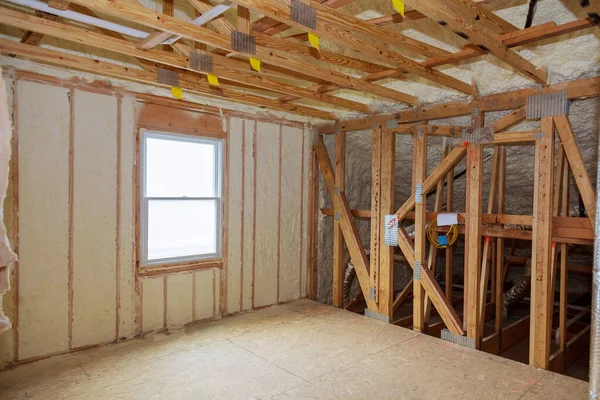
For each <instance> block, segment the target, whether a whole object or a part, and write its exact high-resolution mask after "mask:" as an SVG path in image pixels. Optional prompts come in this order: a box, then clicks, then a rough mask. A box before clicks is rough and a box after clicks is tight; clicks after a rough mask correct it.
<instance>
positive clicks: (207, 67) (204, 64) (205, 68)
mask: <svg viewBox="0 0 600 400" xmlns="http://www.w3.org/2000/svg"><path fill="white" fill-rule="evenodd" d="M190 68H191V69H193V70H196V71H202V72H210V73H212V72H213V58H212V57H211V56H209V55H208V54H202V53H197V52H195V51H192V52H191V53H190Z"/></svg>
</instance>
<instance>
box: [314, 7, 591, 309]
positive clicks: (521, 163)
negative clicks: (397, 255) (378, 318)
mask: <svg viewBox="0 0 600 400" xmlns="http://www.w3.org/2000/svg"><path fill="white" fill-rule="evenodd" d="M486 8H489V9H491V10H493V11H494V12H495V13H496V14H498V15H499V16H501V17H502V18H504V19H506V20H507V21H509V22H511V23H512V24H514V25H515V26H517V27H519V28H523V26H524V22H525V18H526V15H527V9H528V2H527V1H524V0H508V1H497V2H493V4H491V5H486ZM340 10H341V11H342V12H345V13H349V14H353V15H357V16H358V17H360V18H363V19H370V18H375V17H379V16H382V15H390V14H392V13H393V12H394V11H393V9H392V6H391V2H390V1H387V0H356V1H354V2H352V3H351V4H350V5H348V6H345V7H343V8H341V9H340ZM585 16H586V15H585V14H584V13H583V12H582V9H581V7H580V6H579V3H578V2H577V1H571V0H542V1H538V4H537V8H536V13H535V17H534V20H533V25H540V24H543V23H545V22H550V21H554V22H556V23H557V24H562V23H566V22H569V21H574V20H576V19H579V18H584V17H585ZM386 28H389V29H395V30H398V31H402V32H403V33H405V34H406V35H409V36H411V37H414V38H416V39H418V40H421V41H425V42H428V43H431V44H434V45H436V46H438V47H443V48H444V49H446V50H448V51H458V50H460V48H461V47H462V46H464V45H466V44H467V42H466V41H464V40H463V39H462V38H460V37H458V36H457V35H455V34H454V33H452V32H450V31H448V30H446V29H445V28H443V27H441V26H439V25H438V24H437V23H435V22H433V21H430V20H417V21H405V22H404V23H402V24H399V25H396V26H386ZM598 33H599V31H598V29H597V28H590V29H587V30H584V31H580V32H577V33H572V34H568V35H563V36H561V37H560V38H554V39H547V40H543V41H540V42H536V43H533V44H530V45H526V46H521V47H518V48H516V50H517V51H519V53H520V54H521V55H522V56H523V57H525V58H526V59H528V60H530V61H531V62H533V63H534V64H535V65H537V66H545V67H546V68H547V70H548V80H549V82H550V83H556V82H562V81H567V80H574V79H581V78H586V77H593V76H597V75H598V74H599V72H600V40H599V38H598ZM559 39H560V40H559ZM336 50H338V51H340V52H346V54H348V55H352V54H354V53H352V54H351V51H350V50H349V49H343V48H337V49H336ZM354 55H356V54H354ZM440 70H442V71H444V72H445V73H447V74H449V75H452V76H453V77H457V78H459V79H462V80H464V81H466V82H471V81H472V80H474V81H475V82H477V88H478V90H479V92H480V93H481V94H482V95H486V94H493V93H501V92H506V91H510V90H516V89H521V88H524V87H531V86H534V85H535V83H534V82H533V81H531V80H528V79H525V78H524V77H522V76H521V75H520V74H518V73H515V71H514V70H513V69H512V68H510V67H509V66H507V65H506V64H504V63H502V62H499V61H497V60H496V59H494V57H493V56H490V55H487V56H483V57H479V58H477V59H475V60H474V61H473V60H471V61H465V62H462V63H460V64H459V65H457V66H449V67H441V68H440ZM386 86H389V87H392V88H396V89H398V90H402V91H404V92H406V93H410V94H413V95H417V96H418V97H419V98H420V99H421V100H422V101H423V102H424V103H439V102H446V101H452V100H454V99H460V98H463V96H461V95H460V94H458V93H456V92H453V91H448V90H444V89H438V88H434V87H432V86H425V85H423V83H422V82H420V81H419V80H413V79H412V78H411V79H410V80H406V81H395V82H392V81H390V82H389V83H387V84H386ZM348 97H349V98H351V99H354V100H359V99H357V98H355V96H354V95H351V96H350V94H349V96H348ZM363 101H364V100H363ZM369 101H373V105H374V106H375V107H376V108H379V109H380V110H388V109H397V108H395V107H393V106H392V105H389V104H385V103H380V102H379V100H376V99H371V100H369ZM599 107H600V101H598V99H587V100H578V101H574V102H572V103H571V106H570V113H569V119H570V121H571V124H572V126H573V129H574V131H575V135H576V138H577V143H578V146H579V148H580V150H581V152H582V156H583V158H584V160H585V165H586V167H587V171H588V174H589V176H590V179H591V181H592V183H593V184H595V182H596V178H595V177H596V168H597V148H598V134H599V132H598V120H599V116H600V110H599ZM506 114H508V111H506V112H494V113H488V114H487V116H486V123H488V122H493V121H494V120H496V119H498V118H500V117H502V116H504V115H506ZM430 123H431V124H454V125H469V124H470V119H469V118H468V117H458V118H452V119H448V120H439V121H430ZM536 124H537V125H536ZM537 127H539V122H537V123H521V124H519V125H516V126H514V127H513V128H511V131H525V130H528V129H535V128H537ZM334 140H335V139H334V135H331V136H328V137H326V140H325V142H326V144H327V148H328V150H329V154H330V157H331V159H332V160H333V158H334V155H335V145H334ZM440 149H441V139H440V138H433V137H431V138H429V150H428V168H427V169H428V171H429V172H431V171H432V170H433V169H434V168H435V167H436V166H437V164H438V162H439V155H440ZM491 153H492V152H491V149H489V150H487V153H486V154H488V155H489V156H490V157H489V158H490V159H489V161H487V162H486V163H485V167H484V179H485V182H484V203H483V205H484V210H485V209H486V208H487V198H488V192H489V181H490V175H491ZM371 158H372V157H371V132H370V131H360V132H349V133H348V134H347V148H346V159H347V166H346V185H347V187H346V195H347V196H348V200H349V202H350V206H351V208H353V209H370V203H371ZM533 160H534V148H533V147H532V146H510V147H508V150H507V172H506V173H507V179H506V213H507V214H521V215H531V213H532V210H533ZM411 169H412V138H410V137H408V136H400V135H398V136H397V144H396V206H397V207H399V206H400V205H401V204H402V202H403V201H404V200H405V199H406V198H407V197H408V196H409V194H410V190H411V177H412V171H411ZM462 170H464V161H463V162H462V163H460V164H459V165H458V166H457V167H456V169H455V173H458V172H460V171H462ZM319 194H320V204H319V207H331V202H330V201H329V195H328V194H327V191H326V189H325V186H324V185H323V182H322V181H321V186H320V191H319ZM432 197H434V196H431V197H430V198H429V199H428V210H430V211H431V210H432V208H433V198H432ZM464 198H465V177H464V175H463V176H462V177H461V178H459V179H457V180H456V181H455V192H454V204H455V211H461V212H464ZM577 199H578V197H577V192H576V189H575V182H574V181H573V180H572V178H571V192H570V200H571V202H570V207H569V211H570V213H571V215H577V216H579V214H578V213H579V208H578V201H577ZM357 225H358V229H359V232H360V236H361V238H362V241H363V244H364V247H365V248H369V245H370V235H369V232H370V230H369V229H370V223H369V222H368V221H365V220H357ZM318 226H319V228H318V245H317V249H318V266H319V273H318V299H319V300H320V301H323V302H327V303H331V296H332V265H333V222H332V218H331V217H324V216H322V215H320V216H319V225H318ZM463 250H464V244H463V243H462V240H459V242H458V243H457V245H456V246H455V252H454V268H455V274H462V265H463V254H464V253H463ZM346 257H347V259H348V257H349V256H348V254H346ZM574 257H575V258H577V256H574ZM571 261H572V260H571ZM576 261H577V260H576ZM580 261H581V262H582V263H583V264H584V265H589V264H590V262H591V261H590V259H589V257H588V256H582V257H581V260H580ZM586 263H587V264H586ZM395 274H396V279H395V281H396V283H395V290H401V288H402V287H403V284H404V283H405V282H406V281H407V280H408V279H409V277H410V274H409V273H408V271H407V270H406V267H405V266H403V265H401V264H398V263H397V264H396V266H395ZM569 279H570V282H571V281H578V280H582V278H581V277H580V276H574V277H573V278H571V277H570V278H569ZM575 284H576V283H575ZM588 286H589V281H587V278H583V280H582V281H581V282H579V288H580V289H581V288H586V289H585V290H587V287H588Z"/></svg>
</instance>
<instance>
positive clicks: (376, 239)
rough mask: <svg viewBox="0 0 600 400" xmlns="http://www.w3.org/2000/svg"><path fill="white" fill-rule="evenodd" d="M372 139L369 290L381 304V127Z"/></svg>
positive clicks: (377, 127)
mask: <svg viewBox="0 0 600 400" xmlns="http://www.w3.org/2000/svg"><path fill="white" fill-rule="evenodd" d="M371 135H372V139H371V257H370V270H369V272H370V277H369V288H370V290H372V291H373V292H374V293H375V298H374V299H373V300H375V303H377V304H379V267H380V264H379V256H380V247H381V240H382V236H381V232H382V231H381V229H380V224H381V142H382V139H383V133H382V130H381V126H374V127H373V131H372V134H371Z"/></svg>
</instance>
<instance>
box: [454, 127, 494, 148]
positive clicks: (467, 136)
mask: <svg viewBox="0 0 600 400" xmlns="http://www.w3.org/2000/svg"><path fill="white" fill-rule="evenodd" d="M461 139H462V141H463V142H469V143H474V144H478V143H491V142H493V141H494V127H493V126H484V127H477V128H464V129H463V130H462V135H461Z"/></svg>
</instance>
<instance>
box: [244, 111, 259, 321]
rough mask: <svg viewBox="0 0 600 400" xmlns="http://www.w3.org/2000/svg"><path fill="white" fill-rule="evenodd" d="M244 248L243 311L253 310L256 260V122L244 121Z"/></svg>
mask: <svg viewBox="0 0 600 400" xmlns="http://www.w3.org/2000/svg"><path fill="white" fill-rule="evenodd" d="M244 124H245V125H244V232H243V236H244V246H243V249H242V250H243V256H242V257H243V258H242V260H243V270H244V271H243V286H242V291H243V293H242V309H243V310H249V309H251V308H252V281H253V276H252V265H253V262H254V261H253V260H254V232H255V231H254V223H255V213H254V191H255V190H256V191H257V192H258V188H255V186H254V182H255V176H254V165H255V163H256V160H255V151H254V148H255V146H256V143H255V140H254V139H255V135H254V132H255V129H256V121H250V120H245V121H244Z"/></svg>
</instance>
